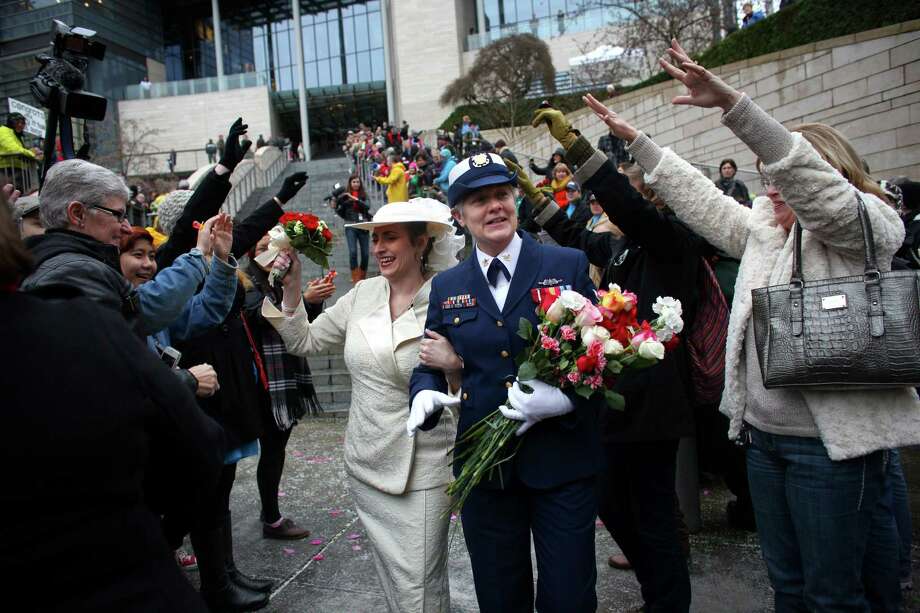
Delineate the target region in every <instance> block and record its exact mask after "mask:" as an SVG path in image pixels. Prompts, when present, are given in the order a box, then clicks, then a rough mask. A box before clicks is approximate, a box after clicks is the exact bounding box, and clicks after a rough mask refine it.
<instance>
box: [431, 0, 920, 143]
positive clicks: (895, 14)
mask: <svg viewBox="0 0 920 613" xmlns="http://www.w3.org/2000/svg"><path fill="white" fill-rule="evenodd" d="M912 19H920V2H917V1H916V0H799V1H798V2H796V3H795V4H793V5H792V6H789V7H787V8H784V9H783V10H782V11H779V12H776V13H774V14H772V15H770V17H768V18H767V19H764V20H761V21H759V22H757V23H756V24H754V25H753V26H751V27H750V28H746V29H744V30H738V31H737V32H734V33H733V34H731V35H729V36H727V37H725V39H724V40H722V41H721V42H719V43H718V44H716V45H713V46H712V47H710V48H709V49H707V50H706V51H705V52H703V54H702V55H700V56H699V58H697V61H699V62H700V63H701V64H702V65H703V66H706V67H707V68H713V67H715V66H724V65H725V64H731V63H732V62H738V61H741V60H746V59H749V58H753V57H758V56H761V55H766V54H768V53H773V52H776V51H782V50H783V49H791V48H792V47H798V46H799V45H806V44H808V43H813V42H817V41H820V40H827V39H828V38H835V37H837V36H845V35H847V34H853V33H855V32H863V31H865V30H872V29H875V28H881V27H883V26H888V25H892V24H895V23H901V22H904V21H910V20H912ZM668 79H670V77H669V76H668V75H667V74H665V73H663V72H661V73H658V74H656V75H654V76H652V77H650V78H648V79H646V80H644V81H642V82H641V83H636V84H635V85H632V86H630V87H627V88H624V89H622V90H620V91H619V93H626V92H630V91H635V90H637V89H642V88H643V87H648V86H650V85H655V84H656V83H661V82H663V81H667V80H668ZM602 93H603V95H604V96H605V97H606V93H604V92H602ZM581 95H582V94H581V93H576V94H569V95H566V96H559V97H557V98H553V99H550V102H553V105H554V106H557V108H560V109H562V110H564V111H566V112H569V111H572V110H575V109H578V108H581V107H582V103H581ZM557 99H558V100H559V101H560V103H559V104H558V105H557V104H556V102H555V100H557ZM539 102H540V101H538V100H535V101H533V104H532V105H529V106H530V107H532V108H528V112H527V113H526V117H529V115H530V112H532V110H533V108H536V107H537V105H538V104H539ZM568 104H571V105H572V106H571V107H569V106H564V105H568ZM461 108H462V109H464V110H462V111H461V110H460V109H457V110H455V111H454V112H453V113H451V115H450V116H449V117H448V118H447V119H446V120H445V121H444V123H443V124H441V127H442V128H445V129H446V128H449V127H450V125H452V124H453V123H459V121H460V118H461V117H462V116H463V115H464V114H468V115H470V116H471V117H474V118H475V117H477V112H478V110H479V109H478V108H476V107H475V106H465V107H461ZM523 112H524V111H523V109H522V113H523ZM526 117H525V118H526ZM479 120H480V124H479V127H480V128H481V129H483V130H487V129H489V128H494V127H498V126H496V125H490V123H489V120H488V119H487V118H485V117H479Z"/></svg>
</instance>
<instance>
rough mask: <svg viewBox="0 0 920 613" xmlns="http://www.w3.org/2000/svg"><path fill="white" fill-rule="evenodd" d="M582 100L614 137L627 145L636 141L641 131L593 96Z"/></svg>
mask: <svg viewBox="0 0 920 613" xmlns="http://www.w3.org/2000/svg"><path fill="white" fill-rule="evenodd" d="M581 99H582V100H583V101H584V103H585V105H587V107H588V108H589V109H591V111H593V112H594V116H595V117H597V118H598V119H600V120H601V121H603V122H604V123H605V124H606V125H607V127H608V128H609V129H610V131H611V132H613V135H614V136H616V137H617V138H622V139H623V140H625V141H626V142H627V143H631V142H633V141H634V140H636V136H637V135H638V134H639V131H638V130H636V129H635V128H634V127H633V126H632V124H630V123H629V122H628V121H626V120H625V119H623V118H622V117H620V116H619V115H617V114H616V113H614V112H613V111H611V110H610V109H608V108H607V107H606V106H604V103H603V102H601V101H600V100H598V99H597V98H595V97H594V96H592V95H591V94H588V95H586V96H582V97H581Z"/></svg>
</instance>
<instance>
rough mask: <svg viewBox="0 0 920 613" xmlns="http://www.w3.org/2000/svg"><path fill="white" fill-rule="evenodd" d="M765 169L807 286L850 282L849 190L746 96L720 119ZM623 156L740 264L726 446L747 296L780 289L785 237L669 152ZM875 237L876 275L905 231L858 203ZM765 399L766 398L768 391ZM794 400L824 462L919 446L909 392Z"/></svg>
mask: <svg viewBox="0 0 920 613" xmlns="http://www.w3.org/2000/svg"><path fill="white" fill-rule="evenodd" d="M722 121H723V123H724V124H725V125H726V126H727V127H729V128H730V129H731V130H732V131H733V132H734V133H735V134H736V135H737V136H738V137H739V138H740V139H741V140H742V141H744V142H745V144H746V145H748V147H750V148H751V150H752V151H753V152H754V153H755V154H756V155H757V156H758V157H759V158H760V159H761V160H762V161H763V162H764V167H763V171H764V173H765V174H766V175H767V177H769V179H770V181H771V182H772V183H773V185H774V186H775V187H776V188H777V189H778V190H779V191H780V193H782V195H783V197H784V198H785V201H786V203H787V204H788V205H789V207H790V208H792V209H793V210H794V211H795V214H796V217H797V218H798V221H799V222H800V223H801V224H802V227H803V233H802V261H803V272H804V276H805V280H806V283H807V282H808V280H809V279H826V278H833V277H845V276H851V275H858V276H860V277H861V276H862V274H863V270H864V267H865V263H864V248H863V237H862V231H861V229H860V224H859V222H858V220H857V214H856V197H855V192H856V189H855V188H854V187H853V186H852V185H851V184H850V183H849V182H848V181H847V180H846V179H845V178H844V177H843V176H842V175H841V174H840V173H838V172H837V171H836V170H835V169H834V168H833V167H831V166H830V165H829V164H828V163H827V162H825V161H824V160H823V159H822V158H821V156H820V155H819V154H818V152H817V151H815V149H814V147H812V146H811V144H810V143H809V142H808V141H807V140H805V138H803V137H802V135H800V134H796V133H793V134H790V133H789V132H788V131H786V129H785V128H784V127H783V126H781V125H780V124H779V123H777V122H776V121H774V120H773V119H772V118H771V117H770V116H769V115H767V114H766V113H764V112H763V111H762V110H761V109H760V108H759V107H757V106H756V105H755V104H754V103H753V102H752V101H751V100H750V99H749V98H748V97H747V96H744V97H743V98H742V99H741V100H740V101H739V102H738V103H737V104H736V105H735V107H734V108H733V109H731V111H729V112H728V113H726V114H725V116H723V118H722ZM630 152H631V153H632V154H633V156H634V157H635V158H636V161H637V162H639V164H640V165H641V166H642V167H643V168H644V169H645V170H646V172H647V173H648V174H647V175H646V179H647V182H648V185H649V187H651V188H652V189H654V190H655V193H656V194H658V195H659V196H660V197H661V198H662V199H663V200H664V201H665V203H666V204H667V205H668V206H669V207H671V208H672V209H673V210H674V211H675V213H677V215H678V216H679V217H680V218H681V219H682V220H684V221H685V222H686V223H687V225H689V226H690V227H691V228H693V229H694V230H695V231H696V232H698V233H699V234H700V235H701V236H702V237H703V238H705V239H706V240H708V241H709V242H710V243H712V245H714V246H715V247H717V248H719V249H721V250H723V251H724V252H725V253H727V254H728V255H729V256H731V257H737V258H740V259H741V266H740V268H739V270H738V279H737V282H736V284H735V295H734V300H733V302H732V309H731V318H730V320H729V325H728V340H727V345H726V353H725V392H724V393H723V395H722V404H721V406H720V409H721V411H722V412H723V413H725V414H726V415H727V416H729V418H730V419H731V426H730V429H729V437H730V438H735V437H737V436H738V434H739V432H740V431H741V425H742V422H743V421H744V411H745V404H746V389H745V380H746V376H747V369H748V368H759V365H758V364H747V363H746V360H745V354H744V339H745V335H746V334H749V333H750V334H753V328H752V327H751V315H752V304H751V290H753V289H756V288H759V287H765V286H771V285H777V284H783V283H788V282H789V279H790V278H791V276H792V251H793V249H792V247H793V236H792V233H790V232H787V231H786V230H785V229H784V228H782V227H780V226H778V225H777V223H776V220H775V217H774V215H773V206H772V203H771V201H770V199H769V198H767V197H758V198H756V199H755V200H754V204H753V207H752V208H751V209H748V208H746V207H743V206H739V205H738V203H737V202H735V201H734V200H733V199H732V198H729V197H728V196H725V195H724V194H722V192H721V190H719V188H718V187H716V186H715V184H714V183H713V182H712V181H711V180H710V179H709V178H707V177H705V176H704V175H703V174H702V173H700V172H699V171H698V170H696V169H695V168H693V167H692V166H691V165H690V164H688V163H687V162H685V161H684V160H682V159H681V158H680V157H678V156H677V155H676V154H675V153H674V152H673V151H671V150H670V149H667V148H665V149H659V148H658V146H657V145H656V144H655V143H653V142H652V141H651V140H650V139H649V138H648V137H646V136H645V135H642V134H641V133H640V136H639V137H638V138H637V139H636V140H635V141H634V142H633V143H632V144H631V145H630ZM862 198H863V200H864V202H865V203H866V208H867V212H868V215H869V220H870V222H871V224H872V230H873V232H874V235H875V248H876V253H877V255H878V263H879V267H880V268H881V269H882V270H887V269H888V268H889V265H890V262H891V258H892V256H893V255H894V253H895V251H897V249H898V247H900V246H901V243H902V241H903V239H904V225H903V223H902V222H901V220H900V218H899V217H898V214H897V213H896V212H895V211H894V209H892V208H891V207H890V206H888V205H887V204H885V203H884V202H882V201H881V200H880V199H879V198H877V197H876V196H874V195H871V194H862ZM768 393H769V390H768ZM800 393H801V394H802V398H803V400H804V402H805V405H806V406H807V407H808V410H809V411H810V413H811V416H812V418H813V419H814V422H815V425H816V426H817V428H818V432H819V434H820V437H821V441H822V442H823V443H824V446H825V448H826V449H827V452H828V455H829V456H830V458H831V459H832V460H845V459H849V458H855V457H860V456H863V455H865V454H868V453H871V452H873V451H875V450H878V449H894V448H898V447H904V446H907V445H916V444H918V443H920V402H918V399H917V393H916V392H915V391H914V390H913V388H900V389H890V390H868V391H855V390H854V391H820V392H819V391H802V392H800Z"/></svg>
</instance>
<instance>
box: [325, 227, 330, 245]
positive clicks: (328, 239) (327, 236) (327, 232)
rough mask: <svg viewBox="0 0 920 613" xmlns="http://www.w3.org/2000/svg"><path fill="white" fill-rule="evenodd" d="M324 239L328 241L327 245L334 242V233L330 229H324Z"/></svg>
mask: <svg viewBox="0 0 920 613" xmlns="http://www.w3.org/2000/svg"><path fill="white" fill-rule="evenodd" d="M323 238H324V239H326V242H327V243H328V242H329V241H331V240H332V232H331V231H330V230H329V228H323Z"/></svg>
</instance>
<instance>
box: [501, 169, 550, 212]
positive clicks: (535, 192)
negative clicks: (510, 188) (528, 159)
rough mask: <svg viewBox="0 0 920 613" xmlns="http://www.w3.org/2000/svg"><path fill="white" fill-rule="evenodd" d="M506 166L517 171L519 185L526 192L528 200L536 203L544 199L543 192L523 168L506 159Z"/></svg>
mask: <svg viewBox="0 0 920 613" xmlns="http://www.w3.org/2000/svg"><path fill="white" fill-rule="evenodd" d="M505 166H507V167H508V168H509V169H511V170H513V171H514V172H516V173H517V182H518V187H520V188H521V191H523V192H524V195H525V196H527V199H528V200H530V201H531V202H533V203H535V204H538V203H539V202H541V201H542V200H543V192H541V191H540V190H539V189H537V188H536V187H534V184H533V182H532V181H531V180H530V177H528V176H527V173H525V172H524V169H523V168H521V167H520V166H518V165H517V164H515V163H514V162H512V161H511V160H505Z"/></svg>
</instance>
